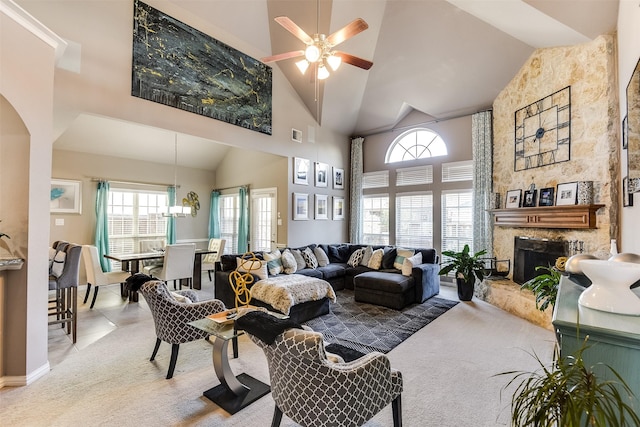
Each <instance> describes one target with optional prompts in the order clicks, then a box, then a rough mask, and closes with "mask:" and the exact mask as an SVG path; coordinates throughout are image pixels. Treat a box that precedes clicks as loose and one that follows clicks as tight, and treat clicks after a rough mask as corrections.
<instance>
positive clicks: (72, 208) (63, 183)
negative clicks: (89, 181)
mask: <svg viewBox="0 0 640 427" xmlns="http://www.w3.org/2000/svg"><path fill="white" fill-rule="evenodd" d="M81 184H82V183H81V182H80V181H70V180H66V179H52V180H51V198H50V202H49V211H50V212H51V213H71V214H79V213H82V185H81Z"/></svg>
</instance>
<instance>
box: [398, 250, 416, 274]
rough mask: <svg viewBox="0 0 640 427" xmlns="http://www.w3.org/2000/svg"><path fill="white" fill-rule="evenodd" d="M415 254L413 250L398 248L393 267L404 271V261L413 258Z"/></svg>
mask: <svg viewBox="0 0 640 427" xmlns="http://www.w3.org/2000/svg"><path fill="white" fill-rule="evenodd" d="M414 253H415V252H414V251H413V249H405V248H396V257H395V258H394V260H393V266H394V267H395V268H396V269H397V270H402V263H403V262H404V259H405V258H409V257H412V256H413V255H414Z"/></svg>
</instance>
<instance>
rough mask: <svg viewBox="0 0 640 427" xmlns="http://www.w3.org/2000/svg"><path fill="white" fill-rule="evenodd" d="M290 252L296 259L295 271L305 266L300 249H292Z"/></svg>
mask: <svg viewBox="0 0 640 427" xmlns="http://www.w3.org/2000/svg"><path fill="white" fill-rule="evenodd" d="M291 253H292V254H293V257H294V258H295V259H296V271H300V270H304V269H305V268H307V263H306V262H305V260H304V258H303V257H302V252H300V249H292V250H291Z"/></svg>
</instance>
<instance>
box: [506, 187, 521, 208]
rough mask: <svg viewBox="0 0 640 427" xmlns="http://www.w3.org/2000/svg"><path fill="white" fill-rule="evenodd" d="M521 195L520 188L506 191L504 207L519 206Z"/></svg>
mask: <svg viewBox="0 0 640 427" xmlns="http://www.w3.org/2000/svg"><path fill="white" fill-rule="evenodd" d="M521 197H522V190H509V191H507V202H506V203H505V205H504V207H505V208H507V209H513V208H519V207H520V198H521Z"/></svg>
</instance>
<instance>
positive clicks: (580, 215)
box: [489, 205, 604, 228]
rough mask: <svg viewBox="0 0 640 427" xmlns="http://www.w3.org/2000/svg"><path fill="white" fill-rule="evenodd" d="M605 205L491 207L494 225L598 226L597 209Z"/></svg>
mask: <svg viewBox="0 0 640 427" xmlns="http://www.w3.org/2000/svg"><path fill="white" fill-rule="evenodd" d="M602 207H604V205H567V206H543V207H535V208H512V209H491V210H490V211H489V212H491V214H492V215H493V223H494V225H498V226H502V227H537V228H596V211H597V210H598V209H600V208H602Z"/></svg>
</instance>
